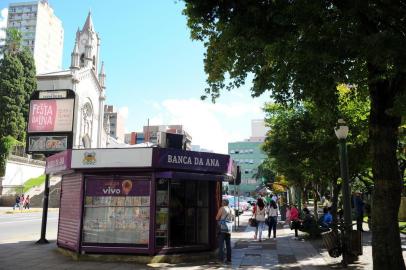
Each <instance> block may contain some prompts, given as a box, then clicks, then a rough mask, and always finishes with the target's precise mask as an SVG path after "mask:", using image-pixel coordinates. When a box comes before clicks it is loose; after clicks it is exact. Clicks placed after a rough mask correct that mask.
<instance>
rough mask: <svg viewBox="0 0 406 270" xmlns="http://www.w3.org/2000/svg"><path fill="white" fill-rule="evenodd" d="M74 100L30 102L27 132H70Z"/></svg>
mask: <svg viewBox="0 0 406 270" xmlns="http://www.w3.org/2000/svg"><path fill="white" fill-rule="evenodd" d="M73 110H74V99H44V100H31V102H30V114H29V118H28V119H29V121H28V132H29V133H30V132H71V131H72V124H73Z"/></svg>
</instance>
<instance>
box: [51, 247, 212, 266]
mask: <svg viewBox="0 0 406 270" xmlns="http://www.w3.org/2000/svg"><path fill="white" fill-rule="evenodd" d="M55 251H56V252H59V253H60V254H62V255H64V256H66V257H70V258H72V259H73V260H74V261H98V262H130V263H136V264H144V265H147V264H157V263H168V264H178V263H191V262H205V263H207V262H208V260H214V259H215V258H216V253H215V251H205V252H199V253H184V254H168V255H154V256H148V255H138V254H129V255H117V254H90V253H88V254H78V253H76V252H74V251H71V250H67V249H64V248H60V247H57V248H56V249H55Z"/></svg>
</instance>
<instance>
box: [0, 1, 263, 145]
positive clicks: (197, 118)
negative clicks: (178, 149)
mask: <svg viewBox="0 0 406 270" xmlns="http://www.w3.org/2000/svg"><path fill="white" fill-rule="evenodd" d="M12 2H23V1H10V0H1V1H0V11H2V10H3V9H5V8H7V6H8V4H9V3H12ZM49 3H50V5H51V6H52V7H53V9H54V12H55V14H56V16H58V17H59V18H60V19H61V21H62V24H63V27H64V32H65V37H64V48H63V50H64V52H63V55H64V57H63V67H64V68H67V67H69V65H70V53H71V51H72V49H73V45H74V37H75V33H76V30H77V28H78V27H80V28H82V26H83V24H84V22H85V19H86V16H87V14H88V12H89V10H91V12H92V18H93V23H94V26H95V29H96V31H97V32H98V33H99V36H100V38H101V56H100V60H103V61H104V62H105V68H106V74H107V79H106V84H107V91H106V95H107V100H106V103H107V104H110V105H114V106H115V107H117V108H118V109H120V110H121V111H122V112H123V113H124V114H125V115H127V119H126V130H127V131H141V130H142V126H143V125H146V124H147V119H148V118H149V119H150V124H183V125H184V126H185V129H186V130H187V131H188V132H189V133H190V134H191V135H192V138H193V140H192V143H193V144H199V145H200V146H201V147H203V148H207V149H212V150H214V151H216V152H222V153H225V152H226V151H227V142H230V141H237V140H243V139H245V138H248V137H249V136H250V132H251V131H250V121H251V119H260V118H263V117H264V113H263V112H262V110H261V107H262V106H263V103H264V102H265V101H268V95H267V94H265V95H263V96H262V97H260V98H255V99H253V98H251V96H250V92H249V85H247V86H245V87H242V88H241V89H237V90H235V91H233V92H226V91H224V92H223V93H222V96H221V97H220V98H219V99H218V100H217V102H216V104H212V103H211V102H210V101H200V96H201V95H202V94H203V89H204V88H205V87H206V82H205V80H206V74H205V73H204V68H203V57H204V51H205V50H204V47H203V44H202V43H200V42H197V41H192V40H191V39H190V31H189V29H188V28H187V25H186V17H185V16H184V15H182V9H183V2H182V1H174V0H157V1H138V0H137V1H133V0H127V1H110V0H69V1H66V0H50V1H49ZM113 3H114V4H113ZM5 14H6V12H5V10H3V12H2V13H1V15H3V16H4V15H5ZM1 15H0V27H1V25H3V26H4V17H2V16H1Z"/></svg>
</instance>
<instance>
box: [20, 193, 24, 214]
mask: <svg viewBox="0 0 406 270" xmlns="http://www.w3.org/2000/svg"><path fill="white" fill-rule="evenodd" d="M24 201H25V197H24V194H21V197H20V203H19V208H20V210H23V207H24Z"/></svg>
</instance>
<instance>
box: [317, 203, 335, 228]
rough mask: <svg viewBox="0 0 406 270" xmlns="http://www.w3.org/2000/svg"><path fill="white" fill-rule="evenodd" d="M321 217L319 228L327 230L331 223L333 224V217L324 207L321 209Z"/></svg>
mask: <svg viewBox="0 0 406 270" xmlns="http://www.w3.org/2000/svg"><path fill="white" fill-rule="evenodd" d="M323 213H324V214H323V216H322V218H321V224H320V225H321V226H322V227H324V228H329V227H330V225H331V223H332V222H333V216H332V215H331V214H330V211H329V208H328V207H324V209H323Z"/></svg>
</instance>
